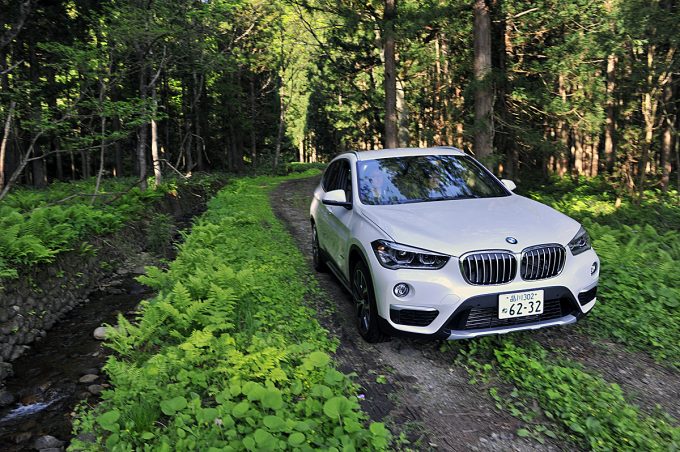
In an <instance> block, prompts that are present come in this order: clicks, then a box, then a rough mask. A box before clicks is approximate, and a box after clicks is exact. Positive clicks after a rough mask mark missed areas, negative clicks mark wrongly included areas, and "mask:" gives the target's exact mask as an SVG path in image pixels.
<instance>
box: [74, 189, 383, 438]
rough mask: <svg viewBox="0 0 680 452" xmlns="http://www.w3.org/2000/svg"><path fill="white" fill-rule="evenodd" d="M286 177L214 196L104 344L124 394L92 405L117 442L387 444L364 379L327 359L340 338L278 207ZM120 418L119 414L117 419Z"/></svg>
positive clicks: (86, 424)
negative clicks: (332, 331) (325, 317)
mask: <svg viewBox="0 0 680 452" xmlns="http://www.w3.org/2000/svg"><path fill="white" fill-rule="evenodd" d="M278 181H280V179H273V178H267V177H259V178H255V179H241V180H236V181H234V182H233V183H232V184H231V185H229V186H228V187H227V188H225V189H224V190H222V191H221V192H220V193H219V194H218V195H217V196H216V197H215V198H214V199H212V200H211V201H210V203H209V209H208V211H207V212H206V213H205V214H204V215H203V217H202V218H201V219H200V220H199V221H198V222H197V223H196V224H195V225H194V227H193V229H192V232H191V234H189V235H188V236H187V237H186V241H185V242H184V243H183V244H182V245H181V247H180V251H179V254H178V257H177V259H176V260H175V261H174V262H173V263H172V264H171V265H170V268H169V270H167V271H161V270H159V269H155V268H152V269H151V270H150V271H149V272H148V274H147V276H145V277H142V278H141V281H142V282H144V283H145V284H148V285H150V286H151V287H153V288H154V289H156V290H157V291H158V296H157V297H156V298H154V299H152V300H150V301H148V302H146V303H145V304H144V305H143V314H142V315H141V317H140V318H139V319H137V321H136V322H135V323H134V324H132V323H130V322H128V321H126V320H125V319H124V318H123V317H120V318H119V320H118V327H117V331H116V333H115V334H113V335H112V337H110V338H108V339H107V340H108V342H107V344H108V345H109V347H111V348H112V349H113V350H114V351H115V355H114V356H113V357H111V358H110V359H109V361H108V363H107V365H106V367H105V369H106V372H107V373H108V374H109V376H110V380H111V382H112V384H113V386H114V388H115V389H114V390H112V391H107V392H105V393H104V396H103V397H104V400H103V402H102V404H101V405H100V406H99V407H98V408H96V409H95V410H93V411H83V412H81V415H80V418H79V419H78V420H77V421H76V423H75V430H76V432H77V433H79V432H84V431H93V432H95V433H96V434H97V438H98V439H97V441H98V445H92V444H84V443H81V442H78V441H75V442H74V445H73V447H74V448H75V449H81V448H83V449H98V448H100V447H102V446H104V447H106V448H107V449H111V450H129V449H142V448H147V449H148V448H151V449H168V450H169V449H175V450H211V448H212V450H217V449H222V450H225V449H226V450H263V449H266V450H274V449H289V448H294V449H296V450H312V449H334V450H340V449H343V450H358V449H369V450H370V449H385V448H386V447H387V445H388V441H389V437H390V435H389V432H388V431H387V430H386V429H385V427H384V425H382V424H378V423H373V424H371V425H370V426H368V428H367V427H366V425H365V423H366V418H365V415H364V414H363V412H362V411H361V409H360V406H359V399H358V398H357V397H356V391H357V388H356V387H355V385H354V384H353V383H352V382H351V381H350V380H349V378H348V377H347V376H345V375H344V374H342V373H340V372H338V371H337V370H336V369H335V368H334V364H333V362H332V360H331V358H330V356H329V354H330V353H332V352H333V351H334V349H335V345H336V344H335V343H334V342H332V341H330V340H329V339H328V335H327V334H328V333H327V332H326V331H325V330H324V329H323V328H322V327H321V326H320V325H319V324H318V323H317V321H316V320H315V311H314V310H313V309H311V308H309V307H307V306H305V304H304V299H305V297H306V296H307V295H308V294H309V293H310V291H311V290H313V289H314V288H313V287H311V288H310V287H307V285H308V284H307V281H308V277H307V276H308V275H307V270H306V269H307V265H306V264H305V261H304V259H303V257H302V255H301V254H300V253H299V252H298V251H297V250H296V247H295V245H294V243H293V242H292V240H291V238H290V236H289V235H288V234H287V232H286V230H285V228H284V227H283V226H282V225H281V224H280V223H279V222H278V221H277V220H276V218H275V217H274V215H273V213H272V211H271V208H270V206H269V200H268V193H269V190H270V188H271V187H272V186H274V185H275V184H276V183H277V182H278ZM109 413H119V415H116V414H109Z"/></svg>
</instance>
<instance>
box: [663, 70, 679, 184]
mask: <svg viewBox="0 0 680 452" xmlns="http://www.w3.org/2000/svg"><path fill="white" fill-rule="evenodd" d="M663 99H664V106H665V115H664V118H663V135H662V138H661V190H662V191H663V192H664V193H667V192H668V188H669V185H670V178H671V153H672V151H673V144H674V143H673V142H674V136H673V123H674V122H675V104H674V103H673V84H672V80H669V81H668V84H667V85H666V86H665V87H664V90H663ZM678 171H680V168H678Z"/></svg>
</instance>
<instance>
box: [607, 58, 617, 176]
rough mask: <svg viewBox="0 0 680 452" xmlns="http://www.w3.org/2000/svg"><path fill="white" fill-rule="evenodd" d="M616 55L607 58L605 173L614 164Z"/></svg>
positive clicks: (612, 167) (609, 170) (610, 169)
mask: <svg viewBox="0 0 680 452" xmlns="http://www.w3.org/2000/svg"><path fill="white" fill-rule="evenodd" d="M616 62H617V59H616V55H609V57H608V58H607V120H606V124H605V129H604V160H605V165H606V168H607V172H609V173H611V172H612V171H613V170H614V164H615V163H616V141H615V140H616V99H615V93H616Z"/></svg>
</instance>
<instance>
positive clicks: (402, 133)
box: [397, 79, 411, 147]
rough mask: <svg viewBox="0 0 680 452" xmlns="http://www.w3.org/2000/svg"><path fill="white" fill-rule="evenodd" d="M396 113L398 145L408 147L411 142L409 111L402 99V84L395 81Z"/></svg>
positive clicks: (400, 81)
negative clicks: (397, 119)
mask: <svg viewBox="0 0 680 452" xmlns="http://www.w3.org/2000/svg"><path fill="white" fill-rule="evenodd" d="M397 113H398V115H399V140H398V141H399V145H400V146H404V147H408V146H409V144H410V141H411V138H410V136H409V114H410V113H409V109H408V104H407V103H406V100H405V99H404V82H403V81H402V80H401V79H399V80H397Z"/></svg>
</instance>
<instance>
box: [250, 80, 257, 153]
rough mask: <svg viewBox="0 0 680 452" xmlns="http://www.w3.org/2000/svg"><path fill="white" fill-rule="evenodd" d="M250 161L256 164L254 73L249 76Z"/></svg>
mask: <svg viewBox="0 0 680 452" xmlns="http://www.w3.org/2000/svg"><path fill="white" fill-rule="evenodd" d="M249 83H250V161H251V162H252V165H253V166H256V165H257V134H256V133H255V128H256V127H255V123H256V122H257V106H256V103H255V101H256V98H255V75H254V74H251V76H250V80H249Z"/></svg>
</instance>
